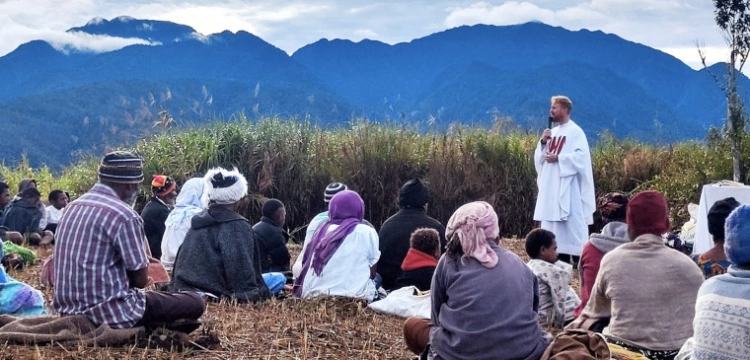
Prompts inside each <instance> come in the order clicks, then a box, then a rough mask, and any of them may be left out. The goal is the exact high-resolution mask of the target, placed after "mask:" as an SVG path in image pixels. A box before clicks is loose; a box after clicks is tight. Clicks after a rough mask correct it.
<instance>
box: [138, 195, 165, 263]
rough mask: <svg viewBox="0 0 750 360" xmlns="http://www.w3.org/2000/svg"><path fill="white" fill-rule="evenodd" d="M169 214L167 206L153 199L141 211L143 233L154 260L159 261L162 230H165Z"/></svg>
mask: <svg viewBox="0 0 750 360" xmlns="http://www.w3.org/2000/svg"><path fill="white" fill-rule="evenodd" d="M169 212H170V210H169V208H168V207H167V205H166V204H164V203H163V202H162V201H161V200H159V199H157V198H155V197H152V198H151V200H150V201H149V202H148V204H146V207H144V208H143V211H141V218H142V219H143V231H144V232H145V233H146V239H148V247H149V249H151V255H152V256H153V257H154V258H156V259H161V238H162V237H164V230H165V229H166V228H167V226H166V225H165V224H164V223H165V222H166V221H167V217H168V216H169Z"/></svg>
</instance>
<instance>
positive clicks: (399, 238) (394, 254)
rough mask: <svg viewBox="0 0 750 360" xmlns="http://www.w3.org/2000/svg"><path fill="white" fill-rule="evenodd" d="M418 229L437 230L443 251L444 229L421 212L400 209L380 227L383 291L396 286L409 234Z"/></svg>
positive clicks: (379, 267) (380, 270)
mask: <svg viewBox="0 0 750 360" xmlns="http://www.w3.org/2000/svg"><path fill="white" fill-rule="evenodd" d="M419 228H431V229H435V230H437V231H438V233H439V234H440V246H441V248H442V249H443V250H444V249H445V227H444V226H443V225H442V224H440V222H439V221H437V220H435V219H433V218H431V217H429V216H427V214H425V213H424V211H422V210H417V209H401V210H399V211H398V212H397V213H396V214H395V215H393V216H391V217H390V218H388V220H386V221H385V222H384V223H383V226H381V227H380V232H379V233H378V237H379V242H380V261H378V274H380V276H381V277H382V278H383V288H384V289H386V290H391V289H392V288H393V286H394V285H395V284H396V279H397V278H398V277H399V276H400V275H401V263H402V262H403V261H404V258H405V257H406V253H407V252H408V251H409V238H410V237H411V233H413V232H414V230H417V229H419Z"/></svg>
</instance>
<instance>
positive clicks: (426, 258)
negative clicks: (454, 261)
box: [401, 249, 438, 271]
mask: <svg viewBox="0 0 750 360" xmlns="http://www.w3.org/2000/svg"><path fill="white" fill-rule="evenodd" d="M437 262H438V261H437V259H435V257H434V256H432V255H430V254H425V253H423V252H421V251H419V250H416V249H409V251H408V252H407V253H406V257H405V258H404V262H402V263H401V270H403V271H410V270H414V269H419V268H423V267H428V266H432V267H436V266H437Z"/></svg>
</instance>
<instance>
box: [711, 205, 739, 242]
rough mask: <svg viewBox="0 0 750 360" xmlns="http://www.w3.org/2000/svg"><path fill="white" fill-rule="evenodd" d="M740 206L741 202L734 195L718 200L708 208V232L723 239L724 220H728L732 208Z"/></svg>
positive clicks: (716, 237)
mask: <svg viewBox="0 0 750 360" xmlns="http://www.w3.org/2000/svg"><path fill="white" fill-rule="evenodd" d="M738 206H740V203H739V202H737V200H735V199H734V198H733V197H728V198H726V199H722V200H718V201H716V202H715V203H714V204H713V205H712V206H711V209H710V210H708V222H707V224H708V233H709V234H711V235H713V237H714V238H715V239H723V238H724V222H725V221H726V220H727V216H729V214H731V213H732V210H734V209H736V208H737V207H738Z"/></svg>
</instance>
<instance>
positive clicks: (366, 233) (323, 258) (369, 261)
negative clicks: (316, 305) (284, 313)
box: [294, 190, 380, 301]
mask: <svg viewBox="0 0 750 360" xmlns="http://www.w3.org/2000/svg"><path fill="white" fill-rule="evenodd" d="M364 213H365V207H364V202H363V201H362V198H361V197H360V196H359V194H357V193H356V192H354V191H349V190H345V191H341V192H339V193H338V194H336V195H335V196H334V197H333V198H332V199H331V204H330V216H331V218H330V219H329V220H328V221H326V222H325V223H323V224H322V225H321V228H320V230H318V231H316V232H315V235H314V236H313V239H312V240H311V241H310V243H309V244H307V246H306V247H305V251H304V253H302V254H300V256H302V257H303V261H302V268H301V270H300V274H299V276H298V277H297V278H295V281H294V295H295V296H297V297H300V298H309V297H315V296H321V295H334V296H345V297H356V298H363V299H365V300H367V301H373V300H374V299H375V298H376V296H377V288H376V286H375V281H374V277H375V268H374V267H375V265H376V264H377V262H378V258H379V256H380V251H378V235H377V233H376V232H375V230H374V229H373V228H371V227H370V226H368V225H365V224H364V223H363V217H364Z"/></svg>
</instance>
